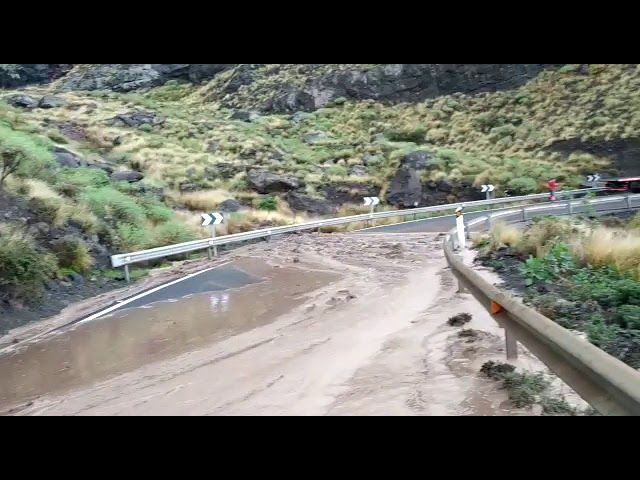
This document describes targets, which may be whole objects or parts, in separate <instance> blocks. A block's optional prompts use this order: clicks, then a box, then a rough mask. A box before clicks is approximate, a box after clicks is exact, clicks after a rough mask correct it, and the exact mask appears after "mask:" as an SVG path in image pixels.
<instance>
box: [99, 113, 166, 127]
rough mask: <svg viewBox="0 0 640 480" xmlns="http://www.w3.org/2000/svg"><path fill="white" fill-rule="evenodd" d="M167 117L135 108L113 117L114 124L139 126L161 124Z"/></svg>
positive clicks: (112, 122)
mask: <svg viewBox="0 0 640 480" xmlns="http://www.w3.org/2000/svg"><path fill="white" fill-rule="evenodd" d="M164 122H165V119H164V118H163V117H161V116H160V115H158V114H157V113H155V112H148V111H144V110H134V111H132V112H127V113H121V114H120V115H116V116H115V117H114V118H112V119H111V124H112V125H126V126H128V127H134V128H138V127H140V126H142V125H160V124H162V123H164Z"/></svg>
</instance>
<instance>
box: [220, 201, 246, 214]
mask: <svg viewBox="0 0 640 480" xmlns="http://www.w3.org/2000/svg"><path fill="white" fill-rule="evenodd" d="M241 208H242V204H241V203H240V202H239V201H237V200H234V199H233V198H230V199H228V200H225V201H224V202H220V204H219V205H218V210H220V211H221V212H225V213H232V212H237V211H238V210H240V209H241Z"/></svg>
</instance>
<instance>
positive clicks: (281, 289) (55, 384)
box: [0, 259, 338, 411]
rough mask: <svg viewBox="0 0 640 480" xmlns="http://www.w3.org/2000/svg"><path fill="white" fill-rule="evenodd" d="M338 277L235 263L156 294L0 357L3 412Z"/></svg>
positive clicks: (227, 329)
mask: <svg viewBox="0 0 640 480" xmlns="http://www.w3.org/2000/svg"><path fill="white" fill-rule="evenodd" d="M213 272H215V275H213ZM337 277H338V275H337V274H332V273H329V272H319V271H303V270H300V269H296V268H272V267H270V266H269V265H267V264H266V263H264V262H260V261H257V260H253V259H244V260H243V259H240V260H238V261H237V262H234V264H233V265H226V266H223V267H221V268H220V269H217V270H216V271H212V272H209V273H208V274H205V275H204V276H203V277H202V278H199V277H195V278H193V279H190V280H188V281H185V282H182V283H180V284H178V285H176V286H175V287H172V288H168V289H165V290H161V291H158V292H156V293H154V294H152V295H149V296H147V297H144V298H141V299H139V300H136V302H134V303H132V304H130V305H127V306H126V308H125V309H122V310H118V311H116V312H115V313H112V314H110V315H108V316H106V317H103V318H101V319H98V320H95V321H92V322H89V323H83V324H80V325H77V326H76V327H75V328H72V329H69V330H66V331H62V332H61V333H58V334H56V335H54V336H50V337H49V338H47V339H46V340H44V341H41V342H39V343H35V344H32V345H28V346H26V347H25V348H22V349H19V350H18V351H17V352H14V353H11V354H9V355H4V356H2V357H0V411H6V409H7V408H8V407H9V406H10V405H15V404H16V403H21V402H22V403H24V402H28V401H30V400H32V399H34V398H37V397H38V396H40V395H43V394H45V393H55V392H60V391H65V390H67V389H69V388H71V387H74V386H79V385H83V384H87V383H91V382H95V381H97V380H102V379H104V378H106V377H108V376H112V375H115V374H119V373H123V372H127V371H130V370H132V369H135V368H136V367H139V366H141V365H145V364H147V363H150V362H154V361H157V360H160V359H163V358H167V357H171V356H175V355H177V354H180V353H183V352H185V351H189V350H191V349H193V348H197V347H199V346H201V345H203V344H206V343H208V342H212V341H215V340H216V339H219V338H223V337H225V336H229V335H234V334H237V333H240V332H243V331H246V330H249V329H252V328H255V327H257V326H259V325H262V324H264V323H266V322H269V321H271V320H273V319H274V318H277V317H278V316H279V315H281V314H283V313H285V312H286V311H287V310H289V309H291V308H293V307H295V306H296V305H298V304H300V303H301V302H302V301H304V295H305V294H306V293H308V292H310V291H313V290H315V289H317V288H319V287H320V286H322V285H324V284H326V283H328V282H329V281H331V280H332V279H335V278H337ZM243 286H244V287H243ZM238 287H243V288H238ZM190 290H191V291H195V292H196V293H195V294H192V295H187V296H186V297H185V296H182V297H180V296H179V295H185V294H187V293H188V292H189V291H190ZM203 291H204V292H205V293H201V292H203ZM149 302H153V303H151V304H149ZM140 305H145V306H140ZM136 307H137V308H136Z"/></svg>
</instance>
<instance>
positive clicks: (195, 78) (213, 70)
mask: <svg viewBox="0 0 640 480" xmlns="http://www.w3.org/2000/svg"><path fill="white" fill-rule="evenodd" d="M231 67H233V64H231V63H204V64H200V63H194V64H191V66H190V67H189V80H191V81H192V82H202V81H206V80H210V79H212V78H213V77H215V76H216V75H217V74H219V73H221V72H224V71H225V70H228V69H229V68H231Z"/></svg>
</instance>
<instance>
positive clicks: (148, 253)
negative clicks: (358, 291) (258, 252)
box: [111, 188, 605, 279]
mask: <svg viewBox="0 0 640 480" xmlns="http://www.w3.org/2000/svg"><path fill="white" fill-rule="evenodd" d="M602 190H605V189H604V188H590V189H583V190H569V191H560V192H557V194H556V196H558V197H569V198H573V197H575V196H576V195H584V194H588V193H592V192H599V191H602ZM548 199H549V194H547V193H540V194H535V195H526V196H521V197H505V198H496V199H492V200H478V201H474V202H464V203H452V204H447V205H436V206H432V207H422V208H414V209H410V210H393V211H388V212H377V213H366V214H362V215H353V216H349V217H339V218H330V219H326V220H317V221H313V222H307V223H300V224H296V225H286V226H282V227H273V228H264V229H260V230H253V231H250V232H244V233H236V234H232V235H226V236H223V237H217V238H207V239H203V240H194V241H192V242H185V243H180V244H176V245H168V246H166V247H158V248H152V249H149V250H142V251H139V252H131V253H124V254H119V255H113V256H112V257H111V265H112V266H113V267H114V268H116V267H125V272H126V276H127V279H128V276H129V271H128V268H127V267H128V265H132V264H135V263H140V262H146V261H149V260H156V259H159V258H166V257H172V256H174V255H180V254H184V253H190V252H197V251H202V250H207V249H210V248H213V247H215V246H219V245H228V244H231V243H239V242H246V241H248V240H255V239H260V238H268V237H271V236H273V235H282V234H287V233H296V232H302V231H307V230H314V229H317V228H323V227H331V226H335V225H345V224H349V223H356V222H366V221H372V220H376V219H383V218H391V217H408V216H412V215H419V214H424V213H435V212H446V211H449V210H455V209H456V208H457V207H459V206H461V205H464V206H465V208H474V207H482V206H493V205H503V204H511V203H519V202H530V201H538V200H548Z"/></svg>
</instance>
